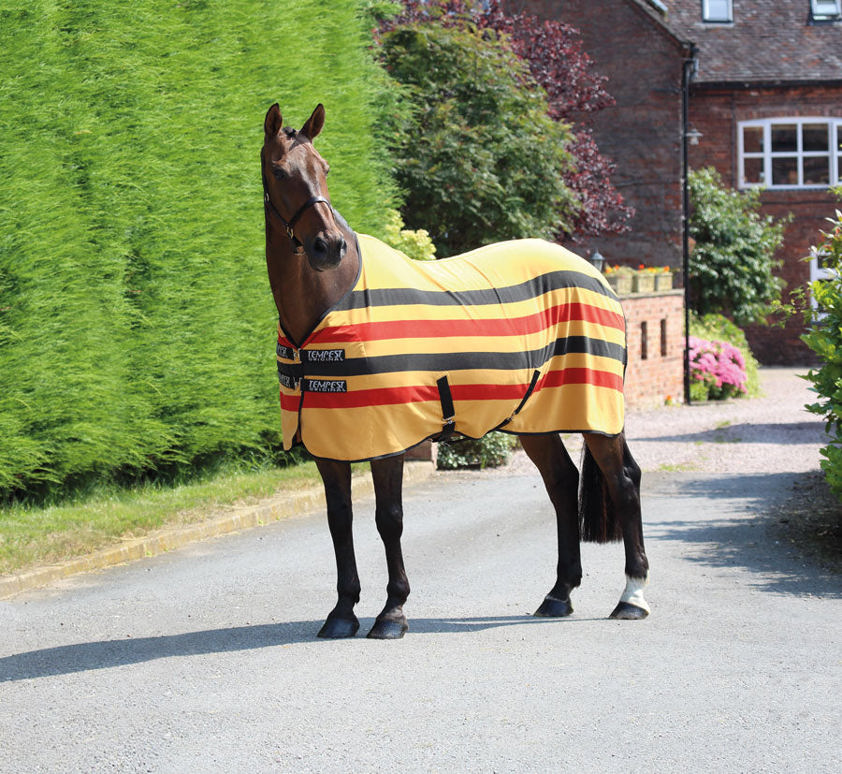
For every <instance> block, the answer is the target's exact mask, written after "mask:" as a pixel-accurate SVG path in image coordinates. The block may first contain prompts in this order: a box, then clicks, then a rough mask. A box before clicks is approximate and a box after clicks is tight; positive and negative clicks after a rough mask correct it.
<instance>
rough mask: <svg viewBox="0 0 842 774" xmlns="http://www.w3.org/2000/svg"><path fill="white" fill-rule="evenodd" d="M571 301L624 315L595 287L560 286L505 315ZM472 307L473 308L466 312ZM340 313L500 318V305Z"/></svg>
mask: <svg viewBox="0 0 842 774" xmlns="http://www.w3.org/2000/svg"><path fill="white" fill-rule="evenodd" d="M571 302H578V303H584V304H587V305H589V306H594V307H597V308H599V309H605V310H607V311H609V312H613V313H614V314H617V315H620V317H622V316H623V308H622V306H620V304H619V303H618V302H617V301H615V300H614V299H613V298H610V297H608V296H603V295H602V294H601V293H596V292H594V291H592V290H586V289H582V288H557V289H556V290H551V291H548V292H547V293H543V294H541V295H539V296H535V297H534V298H529V299H526V300H524V301H513V302H511V303H506V304H504V305H503V308H504V309H505V318H506V319H512V318H518V317H528V316H530V315H533V314H537V313H539V312H542V311H543V310H544V309H546V308H547V307H550V306H559V305H563V304H569V303H571ZM467 310H470V311H467ZM339 316H341V318H342V322H343V324H346V325H357V324H359V323H369V322H395V321H403V320H452V319H458V320H462V319H465V318H466V317H470V318H471V319H474V320H499V319H501V305H499V304H478V305H471V306H468V307H463V306H439V305H437V304H406V305H403V304H394V305H390V306H374V307H370V308H361V309H348V310H343V311H336V312H332V313H331V319H330V323H331V324H332V325H335V324H336V323H335V319H337V318H338V317H339Z"/></svg>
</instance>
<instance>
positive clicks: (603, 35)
mask: <svg viewBox="0 0 842 774" xmlns="http://www.w3.org/2000/svg"><path fill="white" fill-rule="evenodd" d="M509 5H510V7H512V8H513V9H514V10H523V11H525V12H527V13H531V14H534V15H536V16H538V17H541V18H552V19H557V20H560V21H563V22H566V23H568V24H570V25H572V26H574V27H576V28H578V29H579V30H581V33H582V39H583V44H584V47H585V50H586V51H587V52H588V54H589V55H590V56H591V57H592V58H593V60H594V62H595V67H596V70H597V71H598V72H600V73H602V74H603V75H605V76H607V77H608V83H607V84H606V88H607V90H608V92H609V93H610V94H611V95H612V96H613V97H614V98H615V100H616V105H614V106H613V107H610V108H607V109H605V110H603V111H601V112H600V113H599V114H597V116H596V117H595V118H594V120H593V122H592V125H593V129H594V136H595V138H596V141H597V144H598V145H599V147H600V150H601V151H602V152H603V153H604V154H605V155H606V156H608V157H609V158H611V159H612V160H613V161H614V162H615V164H616V165H617V172H616V174H615V176H614V182H615V185H616V186H617V188H618V190H620V192H621V193H622V194H623V195H624V196H625V198H626V200H627V202H628V203H629V204H630V205H632V206H633V207H634V208H635V209H636V215H635V217H634V219H633V221H632V223H631V227H632V233H631V234H629V235H624V236H620V237H600V238H599V239H598V240H592V241H591V243H589V244H586V245H585V247H586V249H592V248H593V247H595V246H596V247H598V248H599V251H600V252H601V253H602V254H603V255H605V256H606V258H607V259H608V260H609V261H610V262H621V261H626V262H629V263H634V262H637V261H642V262H644V263H647V264H655V265H659V264H669V265H671V266H674V267H679V266H680V265H681V262H682V258H683V256H682V249H683V225H682V218H681V202H682V194H683V178H682V163H683V157H682V153H683V150H684V149H685V148H686V151H687V155H688V161H689V165H690V168H701V167H705V166H713V167H715V168H716V169H717V171H718V172H719V173H720V174H721V175H722V178H723V180H724V181H725V183H726V184H727V185H730V186H731V187H733V188H741V189H745V188H749V187H753V186H762V187H763V188H764V191H763V194H762V205H763V208H762V210H763V212H764V213H766V214H770V215H773V216H774V217H783V216H786V215H787V214H789V213H791V214H792V216H793V219H792V222H791V223H790V224H789V225H788V226H787V229H786V232H785V237H784V244H783V246H782V248H781V250H780V252H779V254H778V258H780V259H782V260H783V262H784V263H783V267H782V270H781V276H782V277H783V279H784V280H785V281H786V283H787V288H788V289H790V290H791V289H794V288H796V287H802V286H803V285H804V284H805V283H806V282H807V281H808V280H810V279H811V277H815V276H818V275H819V273H820V267H818V266H817V265H816V264H815V262H813V263H812V264H811V263H809V262H805V261H804V260H802V259H803V258H805V257H806V256H807V255H808V254H809V249H810V246H811V245H812V244H814V243H815V241H816V239H817V236H818V231H819V229H821V228H822V227H823V225H824V218H825V217H827V216H828V215H831V214H832V213H833V210H834V208H835V207H837V206H839V205H838V201H837V200H836V199H835V198H834V197H833V195H832V194H831V193H830V191H829V187H830V186H833V185H838V184H840V183H842V0H608V1H607V2H603V3H594V2H592V0H591V1H588V0H512V2H510V3H509ZM685 109H686V112H685ZM688 136H689V138H688ZM688 140H689V141H688ZM747 333H748V335H749V341H750V343H751V345H752V349H753V350H754V352H755V354H756V355H757V356H758V358H759V359H760V360H761V362H764V363H769V364H773V363H778V364H782V363H798V362H804V361H805V360H806V359H807V358H808V357H809V352H808V350H807V349H806V347H805V346H804V345H803V344H802V343H801V342H800V341H799V338H798V337H799V334H800V333H801V327H800V324H799V322H798V321H797V320H793V321H791V322H790V323H789V324H788V325H787V327H786V328H785V329H784V330H783V331H781V330H778V329H775V330H773V331H770V330H768V329H766V328H763V327H760V326H755V327H753V328H751V329H749V330H748V331H747Z"/></svg>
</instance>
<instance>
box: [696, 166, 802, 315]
mask: <svg viewBox="0 0 842 774" xmlns="http://www.w3.org/2000/svg"><path fill="white" fill-rule="evenodd" d="M688 182H689V185H690V199H691V212H690V236H691V237H692V238H693V240H694V241H695V245H694V247H693V251H692V252H691V254H690V289H691V305H692V308H693V309H694V310H695V311H696V312H698V313H699V314H703V315H704V314H709V313H712V312H720V313H723V314H726V315H728V316H729V317H730V318H731V319H733V320H734V321H735V322H736V323H737V324H739V325H745V324H747V323H751V322H763V321H764V320H765V318H766V316H767V315H768V314H769V313H770V312H771V310H772V307H773V305H774V304H776V303H777V302H778V301H779V300H780V296H781V288H782V287H783V284H784V283H783V281H782V280H780V279H778V278H777V277H775V276H774V273H773V272H774V270H775V269H776V268H777V267H778V266H779V265H780V261H776V260H775V259H774V255H775V252H776V251H777V249H778V247H780V245H781V242H782V240H783V228H784V224H785V222H786V221H775V220H774V219H773V218H772V217H769V216H767V217H763V216H761V215H760V214H759V212H758V210H759V208H760V191H759V190H756V189H755V190H751V191H743V192H739V191H732V190H730V189H728V188H726V187H725V186H724V185H723V183H722V180H721V178H720V177H719V175H718V174H717V172H715V171H714V170H713V169H709V168H708V169H702V170H698V171H693V172H691V173H690V175H689V179H688Z"/></svg>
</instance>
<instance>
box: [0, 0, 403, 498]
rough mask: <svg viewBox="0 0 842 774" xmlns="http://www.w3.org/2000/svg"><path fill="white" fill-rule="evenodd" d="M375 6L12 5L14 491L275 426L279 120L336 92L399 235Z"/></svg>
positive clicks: (361, 163)
mask: <svg viewBox="0 0 842 774" xmlns="http://www.w3.org/2000/svg"><path fill="white" fill-rule="evenodd" d="M358 5H359V3H358V2H357V1H356V0H334V1H333V2H330V3H323V2H321V0H290V2H286V3H274V4H265V3H261V2H258V1H257V0H225V2H223V1H222V0H206V1H205V2H172V1H171V0H148V2H143V3H129V4H114V3H111V2H108V0H87V1H84V2H75V3H52V2H44V0H32V2H26V3H24V2H22V1H20V0H10V1H9V2H4V3H3V5H2V9H0V72H2V73H3V77H2V79H0V497H2V496H3V495H4V493H8V492H19V493H26V494H31V493H33V492H37V491H39V490H40V489H43V488H44V487H50V486H55V485H57V484H60V483H61V482H68V481H73V480H76V479H79V478H80V477H85V476H94V477H104V476H109V475H117V474H121V475H122V474H134V473H138V472H140V471H148V470H156V469H157V470H160V469H170V468H172V467H173V466H176V467H177V466H181V465H189V464H190V463H191V461H193V460H202V459H207V458H208V456H213V455H225V454H229V453H234V454H236V453H239V451H241V450H246V453H250V452H249V451H248V450H254V449H265V448H266V445H267V444H270V445H271V443H272V440H271V439H272V438H274V439H275V440H277V429H278V426H279V424H280V423H279V418H278V404H277V400H278V397H277V378H276V376H275V374H274V362H273V361H274V358H273V357H272V352H273V339H274V336H275V325H276V317H277V315H276V312H275V310H274V305H273V303H272V299H271V294H270V292H269V285H268V281H267V279H266V269H265V260H264V256H263V252H264V233H263V206H262V192H261V182H260V173H259V166H258V151H259V146H260V143H261V141H262V123H263V116H264V114H265V112H266V109H267V107H268V106H269V105H270V104H271V103H272V102H273V101H275V100H276V99H277V100H279V101H280V102H281V103H282V106H283V111H284V115H285V117H286V119H287V122H288V123H290V124H292V125H296V126H300V124H301V123H302V122H303V121H304V120H305V119H306V117H307V116H308V115H309V114H310V112H311V111H312V109H313V107H314V106H315V104H316V103H318V102H323V103H324V104H325V106H326V108H327V121H328V130H326V131H325V132H324V134H323V136H322V137H320V138H319V143H320V150H321V151H322V152H323V153H324V155H325V157H326V158H328V159H329V160H330V161H331V162H332V167H333V172H332V174H331V194H332V196H333V200H334V202H335V204H336V206H337V208H338V209H339V210H340V211H342V213H343V214H344V215H345V217H346V218H347V219H348V220H349V222H350V223H351V224H352V225H353V226H354V227H355V228H358V229H360V230H364V231H368V232H369V233H374V234H378V235H382V233H383V230H384V228H385V220H384V215H385V207H384V204H385V205H386V206H388V205H389V204H390V203H392V204H393V202H392V197H393V192H394V187H393V185H392V184H391V182H390V177H389V173H388V166H387V163H386V159H385V157H384V155H383V154H384V151H383V149H382V148H381V143H379V142H377V141H376V140H375V138H374V136H373V132H372V126H373V125H375V124H378V123H380V120H381V113H382V111H383V110H385V109H386V106H387V105H388V104H389V99H390V98H389V96H388V89H391V88H392V86H391V82H388V81H387V79H386V78H385V76H383V74H382V72H381V70H380V68H379V67H378V66H377V64H376V63H375V62H374V61H373V60H372V56H371V52H370V50H369V46H370V26H368V22H366V21H365V20H364V19H362V18H361V17H360V15H359V13H358ZM267 31H270V32H267ZM279 41H280V42H281V43H279Z"/></svg>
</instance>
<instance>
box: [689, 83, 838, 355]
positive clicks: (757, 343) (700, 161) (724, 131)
mask: <svg viewBox="0 0 842 774" xmlns="http://www.w3.org/2000/svg"><path fill="white" fill-rule="evenodd" d="M840 115H842V88H840V87H822V86H818V85H816V86H791V87H785V88H784V87H778V88H751V89H739V90H733V89H730V90H726V89H722V88H694V90H693V93H692V98H691V100H690V122H691V124H693V126H694V127H695V128H696V129H698V130H699V131H700V132H701V133H702V137H701V140H700V142H699V144H698V145H691V146H690V149H689V150H690V153H689V160H690V166H691V167H692V168H693V169H700V168H702V167H708V166H711V167H714V168H715V169H716V170H717V171H718V172H719V173H720V175H722V179H723V181H724V182H725V184H726V185H728V186H730V187H732V188H736V187H737V185H738V184H739V179H738V174H739V171H738V169H737V164H738V158H737V127H738V124H739V122H740V121H748V120H751V119H760V118H783V117H787V116H795V117H799V116H801V117H808V116H815V117H820V116H826V117H833V116H837V117H838V116H840ZM761 201H762V205H763V206H762V209H761V212H762V213H763V214H766V215H771V216H773V217H775V218H784V217H786V216H787V215H789V214H791V215H792V217H793V219H792V222H790V223H789V224H788V225H787V226H786V230H785V232H784V243H783V245H782V247H781V249H780V250H779V251H778V254H777V256H776V257H777V258H778V259H780V260H782V261H783V266H782V267H781V269H780V271H779V272H778V275H779V276H780V277H781V278H782V279H783V280H784V281H785V282H786V284H787V286H786V288H785V290H784V297H783V298H784V300H785V301H786V300H787V298H788V294H789V292H790V291H792V290H794V289H795V288H799V287H803V286H804V285H805V284H806V283H807V282H808V281H809V279H810V266H809V264H808V263H806V262H805V261H803V260H802V259H803V258H804V257H805V256H807V255H809V252H810V246H811V245H813V244H815V243H816V241H817V238H818V234H819V230H820V229H822V228H824V226H825V221H824V218H825V217H827V216H829V215H832V214H833V211H834V209H835V208H836V207H838V206H839V203H838V201H837V200H836V199H834V197H833V196H832V195H831V194H830V193H829V192H828V191H822V190H788V191H787V190H775V191H765V192H764V193H763V194H762V197H761ZM802 332H803V326H802V324H801V321H800V319H799V318H793V319H791V320H789V321H788V322H787V324H786V325H785V326H784V327H783V328H779V327H775V328H771V327H769V326H764V325H752V326H749V327H748V328H747V329H746V335H747V337H748V340H749V345H750V346H751V349H752V352H753V353H754V355H755V356H756V357H757V359H758V360H759V361H760V362H761V363H764V364H767V365H784V364H804V363H810V362H813V361H814V355H813V354H812V353H811V352H810V350H809V349H808V348H807V347H806V346H805V345H804V344H803V343H802V342H801V340H800V335H801V333H802Z"/></svg>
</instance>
